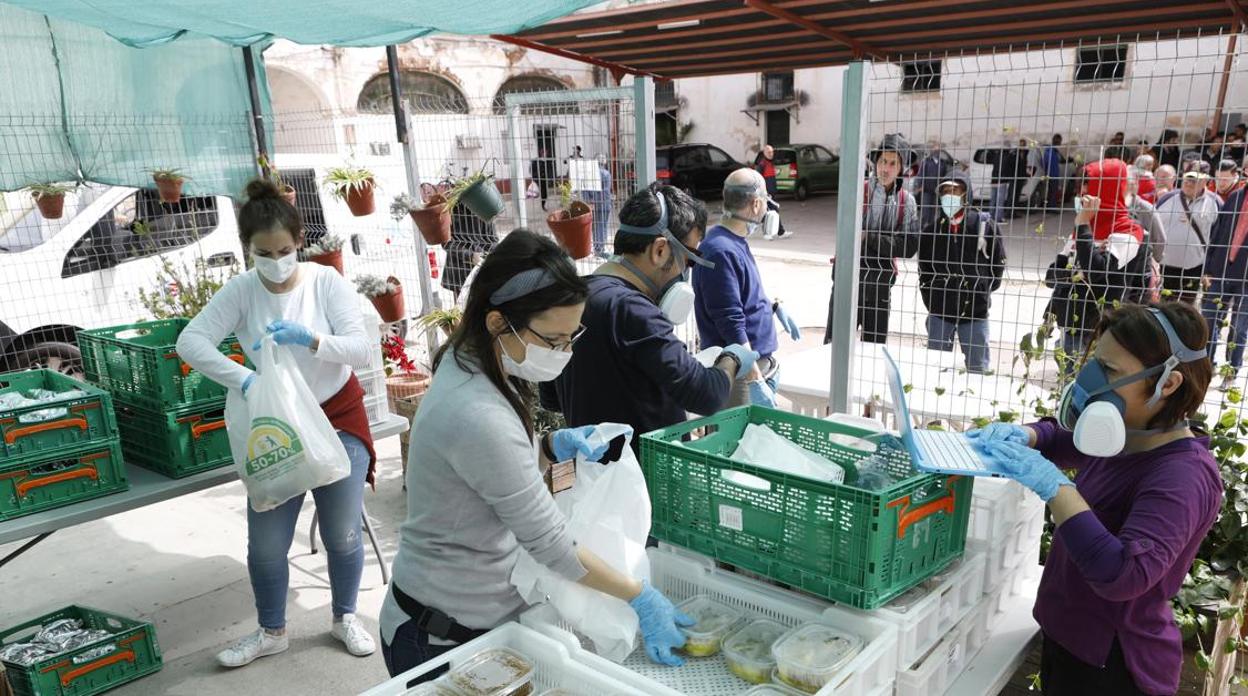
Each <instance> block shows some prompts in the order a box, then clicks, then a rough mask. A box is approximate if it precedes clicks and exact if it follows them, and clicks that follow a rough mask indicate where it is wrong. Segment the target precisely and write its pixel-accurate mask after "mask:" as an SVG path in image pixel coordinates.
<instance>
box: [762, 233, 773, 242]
mask: <svg viewBox="0 0 1248 696" xmlns="http://www.w3.org/2000/svg"><path fill="white" fill-rule="evenodd" d="M775 238H776V235H774V234H765V235H763V241H764V242H770V241H774V240H775Z"/></svg>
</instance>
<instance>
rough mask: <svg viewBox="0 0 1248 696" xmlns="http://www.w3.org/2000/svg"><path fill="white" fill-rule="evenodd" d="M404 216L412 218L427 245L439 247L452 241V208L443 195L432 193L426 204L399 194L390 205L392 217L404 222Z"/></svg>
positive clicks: (404, 194) (426, 199)
mask: <svg viewBox="0 0 1248 696" xmlns="http://www.w3.org/2000/svg"><path fill="white" fill-rule="evenodd" d="M404 215H410V216H411V218H412V222H414V223H416V229H418V230H420V236H421V237H424V239H425V244H428V245H429V246H438V245H440V244H446V243H447V242H449V241H451V207H450V206H449V205H447V202H446V197H445V196H443V195H442V194H440V193H430V194H429V195H428V196H427V197H426V198H425V201H424V203H421V202H420V201H418V200H416V199H415V198H412V197H411V196H409V195H407V194H406V193H402V194H399V195H398V196H396V197H395V199H394V202H392V203H391V204H390V217H392V218H394V219H395V220H402V219H403V216H404Z"/></svg>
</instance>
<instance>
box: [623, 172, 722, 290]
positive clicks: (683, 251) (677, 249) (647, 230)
mask: <svg viewBox="0 0 1248 696" xmlns="http://www.w3.org/2000/svg"><path fill="white" fill-rule="evenodd" d="M653 193H654V197H655V198H657V199H658V201H659V219H658V220H657V221H656V222H655V223H654V224H653V225H649V226H646V227H639V226H637V225H626V224H624V223H622V222H621V223H620V231H621V232H628V233H629V234H639V235H643V236H646V237H662V238H664V239H666V240H667V244H668V246H670V247H671V248H672V254H673V255H674V256H676V258H677V260H678V262H679V263H687V262H688V261H693V262H694V263H695V264H697V265H699V266H701V267H703V268H714V267H715V264H713V263H711V262H710V261H707V260H706V259H704V258H702V257H701V256H699V255H698V254H696V253H694V252H693V251H692V250H690V249H689V247H687V246H685V245H684V244H682V243H681V242H680V240H679V239H676V235H674V234H672V231H671V230H669V229H667V201H666V200H665V199H664V196H663V194H662V193H660V192H658V191H654V192H653ZM625 261H627V259H619V263H620V264H621V265H623V266H625V267H627V268H628V269H629V270H630V271H632V272H634V273H637V275H639V276H642V280H643V281H645V282H646V283H647V284H652V283H653V281H651V280H650V279H648V278H646V277H645V276H644V275H643V274H641V273H638V271H637V268H636V267H635V266H633V265H632V264H631V263H625ZM653 289H654V290H655V291H656V292H657V291H658V288H653Z"/></svg>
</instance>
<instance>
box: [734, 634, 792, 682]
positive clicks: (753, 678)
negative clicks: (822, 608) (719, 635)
mask: <svg viewBox="0 0 1248 696" xmlns="http://www.w3.org/2000/svg"><path fill="white" fill-rule="evenodd" d="M788 630H789V629H788V627H786V626H785V625H784V624H781V623H777V622H775V621H772V620H770V619H758V620H757V621H751V622H750V623H748V624H746V625H745V626H744V627H742V628H740V629H739V630H737V631H736V632H734V633H733V634H732V635H730V636H728V638H727V639H725V640H724V660H725V661H726V662H727V663H728V669H729V670H731V671H732V673H733V674H735V675H737V676H738V677H740V678H741V679H744V680H745V681H747V682H750V683H751V684H766V683H767V682H769V681H771V671H772V669H773V668H775V666H776V659H775V658H774V657H772V655H771V646H773V645H775V643H776V641H777V640H779V639H780V637H781V636H783V635H784V634H785V633H786V632H788Z"/></svg>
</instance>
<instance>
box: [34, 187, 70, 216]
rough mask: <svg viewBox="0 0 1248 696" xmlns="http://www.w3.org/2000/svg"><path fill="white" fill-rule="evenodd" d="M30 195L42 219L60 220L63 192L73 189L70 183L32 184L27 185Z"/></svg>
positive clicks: (62, 208)
mask: <svg viewBox="0 0 1248 696" xmlns="http://www.w3.org/2000/svg"><path fill="white" fill-rule="evenodd" d="M27 189H28V190H29V191H30V195H31V197H32V198H34V199H35V206H36V207H38V208H39V214H40V215H42V216H43V219H44V220H60V219H61V216H62V215H64V214H65V194H67V193H69V192H70V191H73V190H74V187H73V186H72V185H70V184H54V183H47V184H34V185H33V186H28V187H27Z"/></svg>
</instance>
